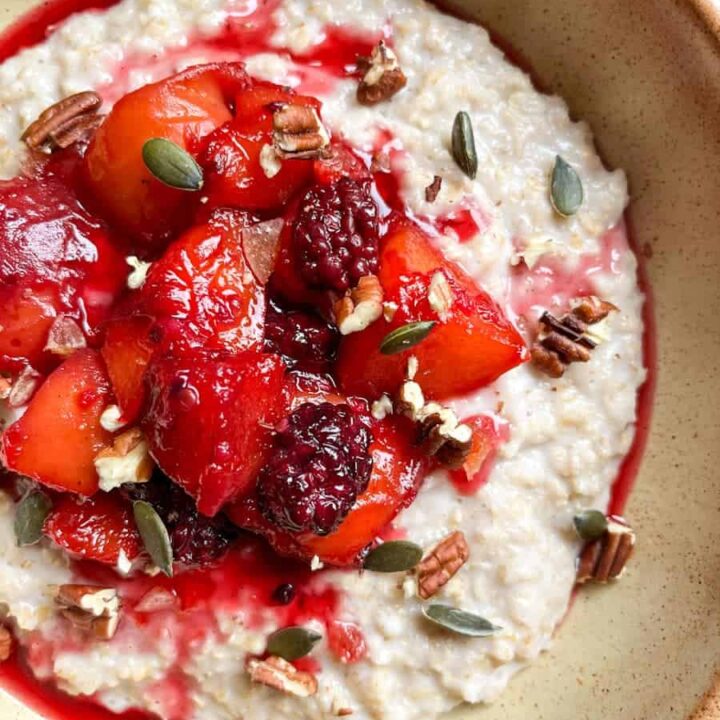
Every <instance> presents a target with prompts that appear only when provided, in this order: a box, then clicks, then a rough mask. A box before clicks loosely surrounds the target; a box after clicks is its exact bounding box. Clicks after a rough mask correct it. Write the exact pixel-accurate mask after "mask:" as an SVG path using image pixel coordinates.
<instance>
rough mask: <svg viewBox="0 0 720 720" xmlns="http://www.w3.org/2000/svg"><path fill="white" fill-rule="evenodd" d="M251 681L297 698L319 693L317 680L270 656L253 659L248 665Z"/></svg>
mask: <svg viewBox="0 0 720 720" xmlns="http://www.w3.org/2000/svg"><path fill="white" fill-rule="evenodd" d="M247 669H248V673H249V675H250V680H251V681H252V682H254V683H259V684H260V685H267V686H268V687H271V688H275V690H280V692H284V693H287V694H288V695H295V696H296V697H310V696H311V695H314V694H315V693H316V692H317V689H318V682H317V678H316V677H315V676H314V675H313V674H312V673H309V672H302V671H300V670H298V669H297V668H296V667H295V666H294V665H292V664H291V663H289V662H288V661H287V660H283V659H282V658H280V657H276V656H270V657H269V658H266V659H265V660H259V659H257V658H252V659H251V660H249V661H248V663H247Z"/></svg>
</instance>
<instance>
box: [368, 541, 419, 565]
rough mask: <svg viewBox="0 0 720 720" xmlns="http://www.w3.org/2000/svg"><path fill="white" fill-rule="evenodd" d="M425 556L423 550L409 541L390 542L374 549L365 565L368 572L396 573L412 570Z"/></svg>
mask: <svg viewBox="0 0 720 720" xmlns="http://www.w3.org/2000/svg"><path fill="white" fill-rule="evenodd" d="M422 556H423V551H422V548H421V547H420V546H419V545H416V544H415V543H414V542H409V541H408V540H390V541H389V542H385V543H383V544H382V545H378V546H377V547H376V548H374V549H372V550H371V551H370V552H369V553H368V555H367V557H366V558H365V562H364V563H363V567H364V568H365V569H366V570H372V571H373V572H383V573H394V572H403V571H404V570H412V569H413V568H414V567H415V566H416V565H417V564H418V563H419V562H420V561H421V560H422Z"/></svg>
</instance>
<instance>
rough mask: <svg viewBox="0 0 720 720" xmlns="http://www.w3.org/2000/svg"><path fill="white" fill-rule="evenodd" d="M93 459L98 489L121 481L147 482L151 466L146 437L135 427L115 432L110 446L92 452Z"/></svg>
mask: <svg viewBox="0 0 720 720" xmlns="http://www.w3.org/2000/svg"><path fill="white" fill-rule="evenodd" d="M94 463H95V469H96V470H97V473H98V476H99V478H100V489H101V490H104V491H105V492H110V491H111V490H113V489H114V488H117V487H120V485H124V484H125V483H144V482H147V481H148V480H150V476H151V475H152V471H153V467H154V463H153V461H152V458H151V457H150V449H149V447H148V443H147V439H146V437H145V435H144V434H143V432H142V431H141V430H140V429H139V428H136V427H134V428H130V429H129V430H126V431H125V432H124V433H122V434H120V435H118V436H117V437H116V438H115V440H114V441H113V444H112V446H108V447H105V448H103V449H102V450H101V451H100V452H99V453H98V454H97V455H96V456H95V460H94Z"/></svg>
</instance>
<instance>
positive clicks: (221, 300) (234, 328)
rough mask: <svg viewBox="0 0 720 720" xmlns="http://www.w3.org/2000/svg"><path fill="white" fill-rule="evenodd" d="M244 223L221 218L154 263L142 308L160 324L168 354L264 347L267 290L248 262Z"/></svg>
mask: <svg viewBox="0 0 720 720" xmlns="http://www.w3.org/2000/svg"><path fill="white" fill-rule="evenodd" d="M244 222H245V217H244V216H243V215H236V214H234V213H229V212H228V213H223V214H221V215H216V216H214V217H213V219H211V220H210V221H209V222H208V223H206V224H204V225H200V226H198V227H195V228H193V229H191V230H189V231H188V232H187V233H185V234H184V235H183V236H182V237H181V238H179V239H178V240H176V241H175V242H174V243H173V244H172V245H171V246H170V247H169V248H168V249H167V250H166V252H165V254H164V255H163V256H162V258H161V259H160V260H158V261H157V262H155V263H153V265H152V267H151V268H150V271H149V272H148V275H147V279H146V281H145V284H144V285H143V287H142V290H141V291H140V295H139V298H138V301H137V309H138V311H139V312H140V313H142V314H146V315H149V316H150V317H152V318H154V320H155V321H156V327H157V329H158V331H159V333H160V341H159V342H160V349H161V350H162V351H163V352H169V353H172V354H174V355H178V354H184V353H187V352H191V351H193V350H195V349H198V348H204V349H208V350H218V351H224V352H230V353H237V352H240V351H242V350H247V349H249V348H252V347H254V346H256V345H259V344H260V343H262V341H263V327H264V320H265V290H264V288H263V287H262V286H261V285H259V284H258V283H257V281H256V280H255V278H254V276H253V274H252V272H251V271H250V268H249V267H248V265H247V262H246V261H245V256H244V254H243V249H242V227H243V225H244Z"/></svg>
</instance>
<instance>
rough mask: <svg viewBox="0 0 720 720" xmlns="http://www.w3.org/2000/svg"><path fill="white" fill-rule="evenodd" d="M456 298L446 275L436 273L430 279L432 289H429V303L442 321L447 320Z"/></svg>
mask: <svg viewBox="0 0 720 720" xmlns="http://www.w3.org/2000/svg"><path fill="white" fill-rule="evenodd" d="M454 299H455V296H454V295H453V291H452V289H451V288H450V284H449V283H448V281H447V278H446V277H445V275H444V274H443V273H441V272H436V273H435V274H434V275H433V276H432V278H431V279H430V287H429V288H428V302H429V303H430V307H431V308H432V309H433V310H434V311H435V312H436V313H437V315H438V317H439V318H440V319H441V320H445V319H446V318H447V314H448V312H449V311H450V308H451V307H452V304H453V300H454Z"/></svg>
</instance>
